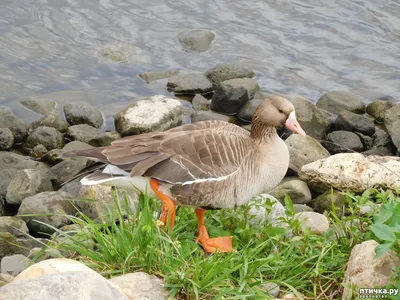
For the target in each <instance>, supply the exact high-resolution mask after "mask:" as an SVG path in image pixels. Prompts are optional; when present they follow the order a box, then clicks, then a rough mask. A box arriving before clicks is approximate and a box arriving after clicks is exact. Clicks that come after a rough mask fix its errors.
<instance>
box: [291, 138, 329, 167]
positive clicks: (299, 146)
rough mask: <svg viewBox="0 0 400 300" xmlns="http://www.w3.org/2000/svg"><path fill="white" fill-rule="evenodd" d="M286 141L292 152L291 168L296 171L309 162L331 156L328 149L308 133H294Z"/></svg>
mask: <svg viewBox="0 0 400 300" xmlns="http://www.w3.org/2000/svg"><path fill="white" fill-rule="evenodd" d="M285 143H286V145H287V146H288V148H289V153H290V169H292V170H293V171H295V172H298V170H299V169H300V168H301V167H302V166H304V165H306V164H308V163H311V162H313V161H316V160H318V159H321V158H325V157H328V156H330V154H329V152H328V150H326V149H325V148H324V147H323V146H322V145H321V144H320V143H319V142H318V141H317V140H315V139H314V138H312V137H311V136H308V135H307V136H300V135H298V134H292V135H291V136H289V137H288V138H287V139H286V140H285Z"/></svg>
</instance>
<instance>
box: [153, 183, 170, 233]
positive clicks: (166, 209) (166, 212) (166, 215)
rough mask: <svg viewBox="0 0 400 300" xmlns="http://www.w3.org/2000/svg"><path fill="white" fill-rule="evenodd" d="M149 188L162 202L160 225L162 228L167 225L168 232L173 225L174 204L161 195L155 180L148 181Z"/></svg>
mask: <svg viewBox="0 0 400 300" xmlns="http://www.w3.org/2000/svg"><path fill="white" fill-rule="evenodd" d="M150 186H151V188H152V190H153V191H154V192H155V193H156V195H157V196H158V198H160V200H161V202H162V208H161V217H160V223H161V224H162V226H164V225H167V224H169V228H170V230H172V228H174V224H175V217H176V204H175V202H174V201H173V200H172V199H171V198H170V197H168V196H167V195H165V194H163V193H162V192H161V191H160V190H159V187H160V182H159V181H157V180H155V179H150ZM168 222H169V223H168Z"/></svg>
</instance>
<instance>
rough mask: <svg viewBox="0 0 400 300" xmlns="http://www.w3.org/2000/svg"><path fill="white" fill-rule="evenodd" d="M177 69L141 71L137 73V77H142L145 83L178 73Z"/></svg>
mask: <svg viewBox="0 0 400 300" xmlns="http://www.w3.org/2000/svg"><path fill="white" fill-rule="evenodd" d="M179 72H180V71H179V70H163V71H155V72H143V73H140V74H139V77H140V78H142V79H143V80H144V81H146V82H147V83H150V82H152V81H156V80H160V79H166V78H169V77H171V76H173V75H175V74H178V73H179Z"/></svg>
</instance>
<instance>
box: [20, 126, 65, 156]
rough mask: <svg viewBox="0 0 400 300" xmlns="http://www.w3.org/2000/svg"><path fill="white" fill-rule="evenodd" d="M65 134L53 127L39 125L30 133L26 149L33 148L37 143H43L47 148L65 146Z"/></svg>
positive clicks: (25, 144)
mask: <svg viewBox="0 0 400 300" xmlns="http://www.w3.org/2000/svg"><path fill="white" fill-rule="evenodd" d="M64 144H65V141H64V136H63V134H62V133H61V132H59V131H58V130H57V129H55V128H52V127H45V126H42V127H38V128H36V129H35V130H34V131H32V133H30V134H29V136H28V138H27V139H26V142H25V143H24V148H25V149H33V148H34V147H35V146H37V145H43V146H44V147H45V148H46V149H47V150H52V149H57V148H62V147H64Z"/></svg>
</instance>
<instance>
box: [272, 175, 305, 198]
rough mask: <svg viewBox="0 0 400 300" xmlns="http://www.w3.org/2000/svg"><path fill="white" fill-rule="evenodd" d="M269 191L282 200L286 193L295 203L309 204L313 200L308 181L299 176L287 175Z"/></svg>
mask: <svg viewBox="0 0 400 300" xmlns="http://www.w3.org/2000/svg"><path fill="white" fill-rule="evenodd" d="M269 193H270V194H271V195H272V196H274V197H275V198H276V199H278V200H279V201H281V202H284V200H285V197H286V195H287V196H289V197H290V199H291V200H292V202H293V203H294V204H307V203H309V202H310V201H311V191H310V189H309V188H308V186H307V183H305V182H304V181H302V180H300V179H298V178H297V177H287V178H285V179H284V180H283V181H282V183H281V184H279V185H278V186H277V187H276V188H274V189H273V190H272V191H269Z"/></svg>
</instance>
